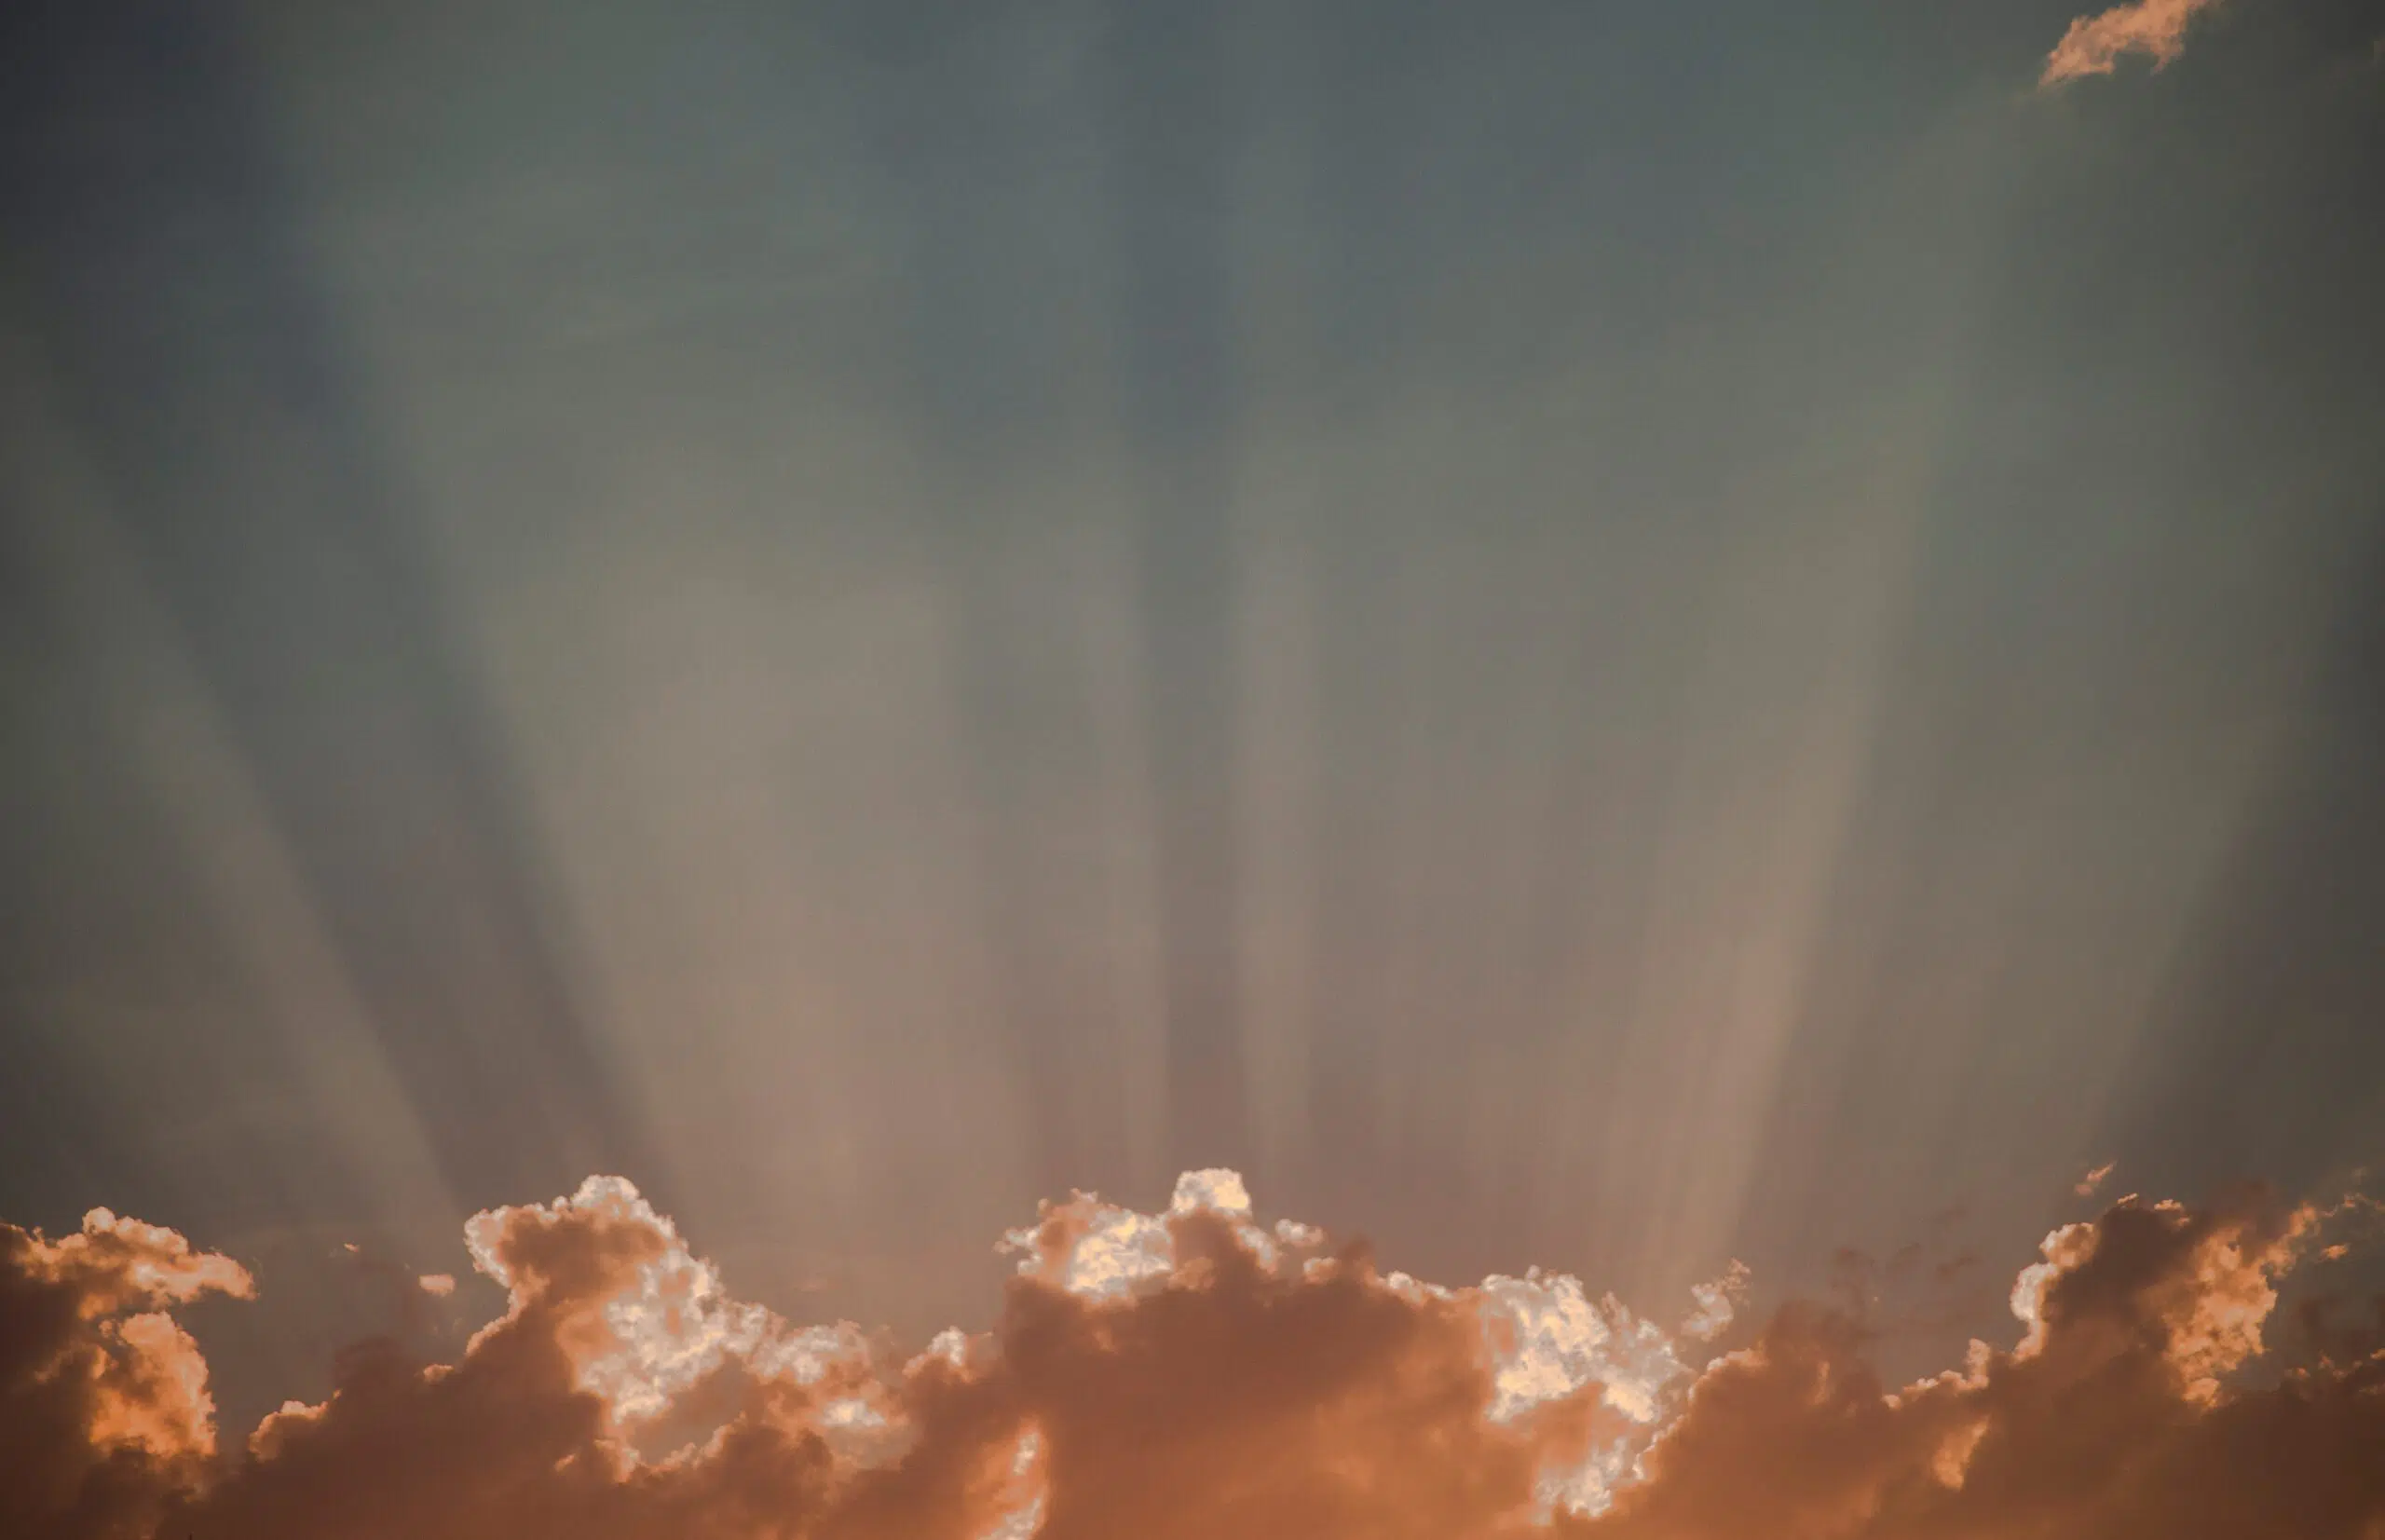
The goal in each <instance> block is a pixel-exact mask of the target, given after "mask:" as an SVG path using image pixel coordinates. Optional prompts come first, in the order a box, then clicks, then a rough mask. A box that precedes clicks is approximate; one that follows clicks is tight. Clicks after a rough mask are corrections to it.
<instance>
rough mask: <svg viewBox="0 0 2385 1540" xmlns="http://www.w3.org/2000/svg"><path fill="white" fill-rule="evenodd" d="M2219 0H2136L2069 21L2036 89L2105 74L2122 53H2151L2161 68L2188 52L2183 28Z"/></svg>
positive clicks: (2047, 61) (2048, 59)
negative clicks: (2132, 2)
mask: <svg viewBox="0 0 2385 1540" xmlns="http://www.w3.org/2000/svg"><path fill="white" fill-rule="evenodd" d="M2218 4H2219V0H2136V4H2134V5H2133V6H2115V7H2112V8H2111V9H2110V10H2107V11H2104V12H2102V13H2100V14H2098V15H2094V16H2082V17H2079V18H2078V19H2077V20H2074V21H2072V22H2071V23H2070V30H2069V31H2067V32H2065V33H2064V34H2062V41H2061V42H2059V43H2057V44H2055V45H2054V50H2053V52H2051V54H2048V55H2047V56H2046V67H2045V73H2044V74H2042V75H2039V76H2038V77H2037V83H2038V84H2039V85H2040V86H2058V85H2061V84H2062V83H2063V82H2064V81H2065V80H2076V79H2078V78H2079V77H2080V76H2082V75H2109V74H2111V73H2112V71H2113V70H2114V69H2115V68H2116V67H2117V66H2118V65H2119V61H2120V58H2121V56H2122V55H2124V54H2132V53H2141V54H2146V55H2149V56H2150V57H2151V58H2152V60H2153V67H2154V68H2155V69H2157V70H2158V69H2160V68H2162V67H2163V66H2165V65H2167V64H2168V63H2169V62H2170V61H2172V60H2174V59H2175V58H2177V57H2178V54H2179V53H2180V51H2181V50H2183V49H2184V48H2186V39H2187V26H2188V25H2189V24H2190V23H2191V22H2192V21H2193V20H2194V19H2195V18H2196V17H2198V16H2200V15H2201V14H2202V13H2203V12H2204V11H2207V10H2209V9H2211V8H2212V7H2215V6H2216V5H2218Z"/></svg>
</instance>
